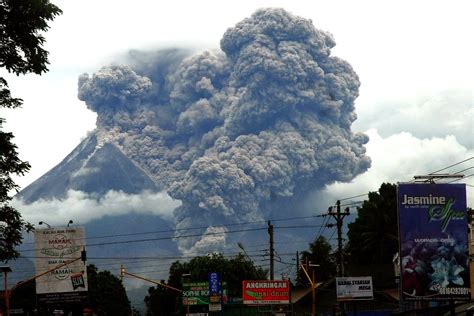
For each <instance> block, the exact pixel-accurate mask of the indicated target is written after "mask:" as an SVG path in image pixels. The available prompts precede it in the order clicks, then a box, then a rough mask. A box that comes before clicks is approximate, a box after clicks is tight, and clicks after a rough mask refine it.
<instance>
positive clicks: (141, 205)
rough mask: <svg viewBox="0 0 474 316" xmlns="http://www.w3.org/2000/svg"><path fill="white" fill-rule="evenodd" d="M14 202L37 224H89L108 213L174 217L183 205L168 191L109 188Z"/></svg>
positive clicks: (110, 214)
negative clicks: (97, 193)
mask: <svg viewBox="0 0 474 316" xmlns="http://www.w3.org/2000/svg"><path fill="white" fill-rule="evenodd" d="M12 205H13V206H14V207H15V208H16V209H18V210H19V211H20V212H21V214H22V216H23V219H25V220H26V221H29V222H31V223H33V224H37V223H38V222H39V221H45V222H47V223H48V224H50V225H65V224H66V223H67V222H68V221H69V220H70V219H73V220H74V223H75V224H86V223H87V222H90V221H93V220H95V219H99V218H101V217H104V216H114V215H123V214H129V213H139V214H152V215H157V216H160V217H161V218H163V219H165V220H171V219H172V216H173V214H172V213H173V210H174V209H175V208H176V207H178V206H180V205H181V202H180V201H177V200H173V199H172V198H171V197H170V196H169V195H168V194H166V193H165V192H159V193H151V192H142V193H141V194H126V193H123V192H117V191H109V192H107V194H106V195H105V196H104V197H102V198H101V199H99V200H97V199H95V198H94V197H93V196H90V195H88V194H87V193H84V192H81V191H73V190H71V191H68V193H67V197H66V198H65V199H61V200H58V199H53V200H39V201H37V202H34V203H32V204H24V203H23V202H22V201H19V200H16V199H14V200H13V202H12Z"/></svg>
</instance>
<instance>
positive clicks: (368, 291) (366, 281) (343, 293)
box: [336, 276, 374, 301]
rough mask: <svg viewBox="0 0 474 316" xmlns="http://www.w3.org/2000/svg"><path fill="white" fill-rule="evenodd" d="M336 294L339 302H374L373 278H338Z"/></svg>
mask: <svg viewBox="0 0 474 316" xmlns="http://www.w3.org/2000/svg"><path fill="white" fill-rule="evenodd" d="M336 294H337V300H338V301H352V300H373V299H374V289H373V286H372V277H371V276H367V277H346V278H336Z"/></svg>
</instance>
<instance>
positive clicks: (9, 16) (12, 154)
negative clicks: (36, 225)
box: [0, 0, 61, 261]
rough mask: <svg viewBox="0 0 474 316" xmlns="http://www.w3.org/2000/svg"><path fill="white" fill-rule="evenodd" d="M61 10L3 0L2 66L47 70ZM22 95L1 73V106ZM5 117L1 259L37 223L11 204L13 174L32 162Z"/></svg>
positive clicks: (0, 166)
mask: <svg viewBox="0 0 474 316" xmlns="http://www.w3.org/2000/svg"><path fill="white" fill-rule="evenodd" d="M59 14H61V10H60V9H59V8H58V7H56V6H55V5H53V4H51V3H49V1H48V0H22V1H18V0H0V34H1V36H0V67H2V68H5V69H6V70H7V71H8V72H9V73H13V74H16V75H20V74H26V73H35V74H38V75H41V74H42V73H44V72H46V71H47V67H46V66H47V64H48V52H47V51H46V50H44V49H43V47H42V46H43V44H44V41H45V38H44V37H43V36H42V35H41V33H40V32H42V31H46V30H47V29H48V28H49V27H48V21H51V20H53V19H54V17H55V16H57V15H59ZM21 104H22V99H20V98H14V97H12V95H11V93H10V89H9V88H8V83H7V81H6V80H5V79H4V78H3V77H0V106H1V107H4V108H16V107H19V106H21ZM3 122H4V119H2V118H0V260H1V261H8V260H10V259H15V258H17V257H18V256H19V253H18V252H17V251H16V250H15V248H16V246H18V245H19V244H20V243H21V240H22V235H21V232H22V230H24V229H26V230H27V231H29V230H31V229H32V228H33V227H32V225H30V224H29V223H26V222H25V221H23V220H22V218H21V215H20V213H19V212H18V211H17V210H16V209H15V208H13V207H11V206H10V205H9V202H10V201H11V196H10V192H12V191H16V192H18V190H19V187H18V186H17V185H16V184H15V182H14V181H13V179H12V175H14V174H16V175H24V174H25V173H26V172H27V171H28V170H29V169H30V165H29V164H28V162H24V161H21V160H20V159H19V158H18V152H17V146H16V145H15V144H13V143H12V139H13V134H12V133H9V132H5V131H3Z"/></svg>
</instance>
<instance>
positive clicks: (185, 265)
mask: <svg viewBox="0 0 474 316" xmlns="http://www.w3.org/2000/svg"><path fill="white" fill-rule="evenodd" d="M210 272H217V273H218V274H219V276H220V279H221V281H225V282H226V283H227V290H228V292H227V293H228V296H229V297H242V281H243V280H265V279H266V278H267V271H266V270H263V269H262V268H259V267H255V265H254V263H253V262H252V261H250V260H249V259H247V258H246V257H245V256H244V255H243V254H239V255H237V256H235V257H233V258H231V259H227V258H224V256H223V255H221V254H213V255H209V256H201V257H194V258H193V259H192V260H190V261H189V262H180V261H175V262H173V263H172V264H171V266H170V272H169V279H168V285H170V286H173V287H175V288H178V289H180V288H182V284H183V283H184V282H207V280H208V279H209V273H210ZM183 275H185V276H183ZM180 298H181V294H180V293H179V292H176V291H173V290H170V289H167V288H164V287H157V288H150V290H149V291H148V295H147V296H146V298H145V303H146V305H147V309H148V313H147V315H153V316H161V315H171V314H172V313H173V312H176V311H179V310H181V311H183V306H182V305H181V299H180ZM162 304H166V306H167V307H166V312H164V311H163V310H162V309H160V306H161V308H163V305H162ZM171 307H172V308H171ZM170 308H171V309H170Z"/></svg>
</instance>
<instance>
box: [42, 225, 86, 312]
mask: <svg viewBox="0 0 474 316" xmlns="http://www.w3.org/2000/svg"><path fill="white" fill-rule="evenodd" d="M84 245H85V238H84V228H83V227H61V228H49V229H37V230H35V252H36V255H35V257H36V259H35V267H36V274H41V273H44V272H46V271H48V270H51V269H53V268H54V267H56V266H58V265H61V264H63V263H66V262H68V261H71V260H72V259H76V258H80V257H81V252H82V250H83V248H84ZM36 293H37V295H38V302H40V303H47V304H53V303H58V302H67V303H76V302H82V301H84V300H85V299H86V298H87V271H86V265H85V263H84V262H83V261H81V260H77V261H75V262H73V263H70V264H67V265H65V266H63V267H60V268H59V269H56V270H53V271H52V272H50V273H47V274H45V275H43V276H41V277H39V278H38V279H36Z"/></svg>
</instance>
